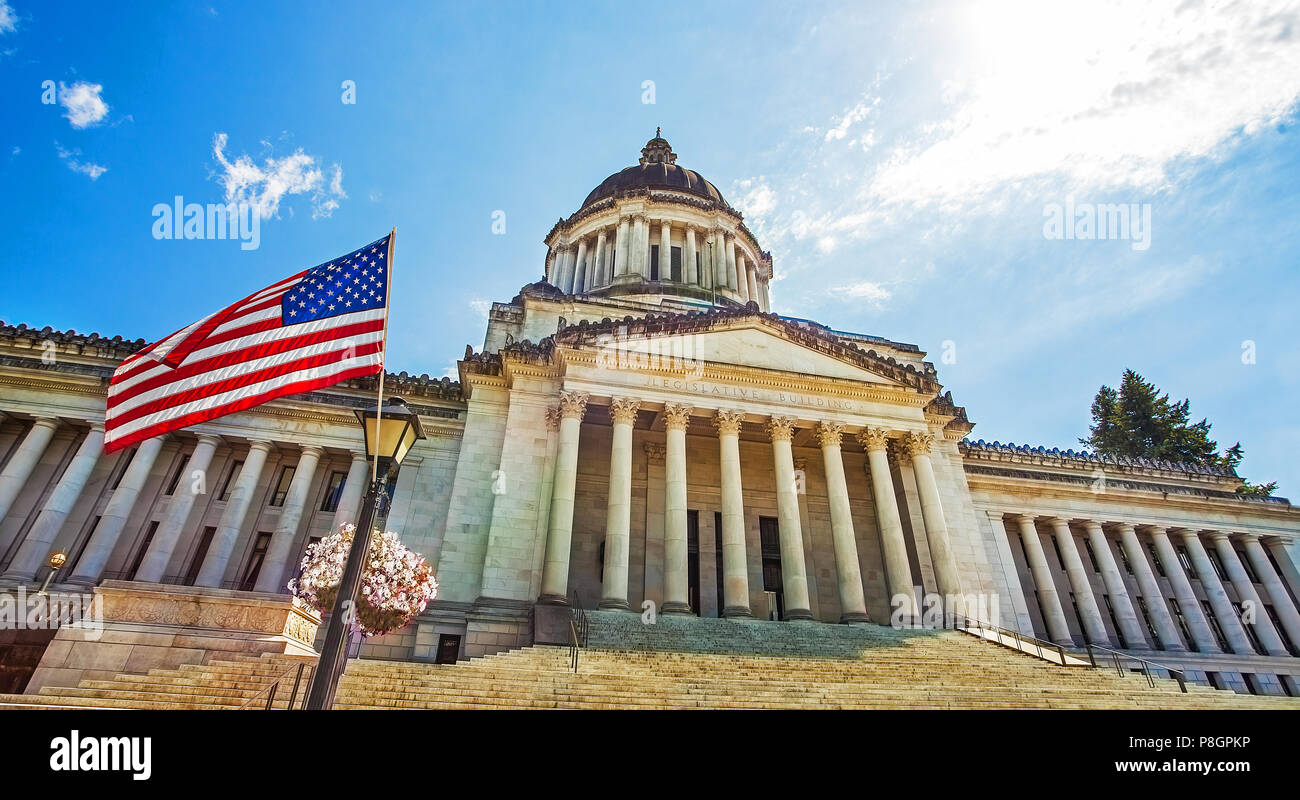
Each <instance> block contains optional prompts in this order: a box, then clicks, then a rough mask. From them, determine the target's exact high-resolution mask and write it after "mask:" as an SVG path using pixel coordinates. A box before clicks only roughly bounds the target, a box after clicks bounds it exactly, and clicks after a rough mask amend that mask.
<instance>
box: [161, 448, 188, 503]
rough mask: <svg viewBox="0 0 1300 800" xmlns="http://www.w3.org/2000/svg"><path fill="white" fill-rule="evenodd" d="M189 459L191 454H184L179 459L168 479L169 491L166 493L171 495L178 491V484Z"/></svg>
mask: <svg viewBox="0 0 1300 800" xmlns="http://www.w3.org/2000/svg"><path fill="white" fill-rule="evenodd" d="M187 461H189V456H188V455H186V454H182V455H181V457H180V458H179V459H177V464H176V468H175V469H174V470H173V471H172V476H171V478H169V479H168V481H167V491H166V492H164V494H166V495H169V496H170V495H172V494H174V493H175V492H176V486H177V485H178V484H179V483H180V482H181V473H183V472H184V471H185V463H186V462H187Z"/></svg>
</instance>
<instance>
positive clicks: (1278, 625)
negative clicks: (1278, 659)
mask: <svg viewBox="0 0 1300 800" xmlns="http://www.w3.org/2000/svg"><path fill="white" fill-rule="evenodd" d="M1264 610H1265V611H1266V612H1268V618H1269V619H1270V620H1272V621H1273V628H1274V630H1276V631H1277V635H1278V638H1280V639H1281V640H1282V645H1283V646H1284V647H1286V651H1287V652H1288V653H1290V654H1291V655H1293V656H1294V655H1300V653H1297V652H1296V649H1295V643H1294V642H1292V641H1291V637H1290V636H1287V635H1286V628H1283V627H1282V620H1281V619H1279V618H1278V616H1277V612H1276V611H1274V610H1273V607H1272V606H1269V605H1266V606H1264Z"/></svg>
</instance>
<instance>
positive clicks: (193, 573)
mask: <svg viewBox="0 0 1300 800" xmlns="http://www.w3.org/2000/svg"><path fill="white" fill-rule="evenodd" d="M216 532H217V528H216V526H215V525H209V526H208V527H206V528H204V529H203V535H202V536H200V537H199V546H198V547H196V548H195V549H194V557H193V558H191V559H190V568H189V569H187V570H185V585H186V586H193V585H194V581H196V580H198V579H199V570H200V569H202V568H203V560H204V559H205V558H207V557H208V548H209V547H211V546H212V537H213V535H215V534H216Z"/></svg>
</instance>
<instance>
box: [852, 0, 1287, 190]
mask: <svg viewBox="0 0 1300 800" xmlns="http://www.w3.org/2000/svg"><path fill="white" fill-rule="evenodd" d="M954 24H955V25H957V26H959V27H960V29H961V33H960V35H959V36H958V38H959V39H960V40H961V41H962V42H963V43H964V44H965V45H966V49H967V52H966V53H965V55H964V57H963V60H964V61H965V62H966V64H965V66H964V67H961V68H960V71H961V73H962V83H961V85H960V86H958V85H957V84H955V83H953V82H952V81H948V82H945V84H944V86H943V100H944V102H945V103H948V104H950V106H949V107H948V109H947V110H948V112H949V114H950V115H949V116H948V117H947V118H946V119H942V120H939V121H938V122H937V123H936V124H935V125H934V126H933V128H931V129H930V131H928V132H927V131H922V133H921V135H920V136H919V137H917V138H916V139H914V140H913V141H909V142H903V143H902V144H901V145H900V146H899V147H898V148H897V150H896V151H895V153H894V154H893V156H892V157H891V158H890V159H888V160H887V161H886V162H885V163H884V164H882V165H880V167H879V168H878V170H877V172H876V174H875V176H874V178H873V179H872V181H871V183H870V187H869V191H868V193H867V196H868V197H869V198H870V199H872V200H874V201H876V202H902V203H911V204H915V205H921V204H930V203H935V204H938V205H940V206H948V207H955V206H965V205H970V204H973V203H979V202H982V199H983V198H984V197H985V196H986V195H988V194H990V193H993V192H996V191H998V190H1001V189H1003V188H1005V187H1008V186H1011V185H1013V184H1015V183H1017V182H1019V181H1024V180H1026V179H1034V178H1040V177H1044V176H1057V177H1060V178H1063V179H1066V180H1068V181H1070V182H1071V183H1072V185H1074V186H1076V187H1088V188H1133V189H1135V190H1145V191H1151V190H1157V189H1160V188H1163V187H1164V186H1166V185H1168V184H1169V183H1170V182H1171V181H1172V180H1173V178H1172V177H1171V174H1170V173H1171V170H1172V168H1173V167H1174V165H1175V164H1177V163H1178V162H1180V161H1182V160H1185V159H1198V158H1206V157H1215V156H1218V155H1220V154H1221V153H1222V151H1223V149H1224V147H1225V146H1226V145H1228V144H1230V143H1231V142H1232V141H1233V140H1234V139H1235V138H1237V137H1238V136H1239V135H1242V134H1245V135H1250V134H1251V133H1253V132H1255V131H1257V130H1258V129H1260V128H1261V127H1262V126H1267V125H1269V124H1274V123H1276V122H1278V121H1280V120H1282V119H1285V118H1287V117H1288V116H1291V115H1293V114H1294V113H1295V110H1296V102H1297V99H1298V98H1300V8H1298V7H1297V6H1296V4H1295V2H1294V1H1293V0H1271V2H1249V3H1245V2H1240V3H1216V4H1202V3H1195V2H1183V1H1182V0H1163V1H1162V2H1153V3H1139V4H1134V3H1124V2H1106V3H1090V4H1087V5H1085V6H1081V7H1079V8H1077V9H1075V10H1073V11H1071V12H1070V13H1069V19H1068V23H1067V21H1066V20H1065V19H1064V18H1063V11H1062V9H1061V8H1060V7H1058V6H1056V5H1055V4H1051V3H1041V2H1035V1H1034V0H1027V1H1026V2H1018V3H1008V2H1002V0H991V1H990V2H987V3H983V4H980V5H978V6H972V7H968V8H965V9H964V13H962V14H959V15H956V18H955V19H954ZM855 110H856V107H855V109H854V110H851V111H850V114H852V113H853V112H854V111H855ZM847 118H848V117H847V116H846V120H847Z"/></svg>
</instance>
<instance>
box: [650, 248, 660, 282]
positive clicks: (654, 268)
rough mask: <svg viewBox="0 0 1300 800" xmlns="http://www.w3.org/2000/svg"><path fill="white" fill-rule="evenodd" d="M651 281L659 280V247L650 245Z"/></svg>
mask: <svg viewBox="0 0 1300 800" xmlns="http://www.w3.org/2000/svg"><path fill="white" fill-rule="evenodd" d="M650 280H652V281H657V280H659V245H657V244H652V245H650Z"/></svg>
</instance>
